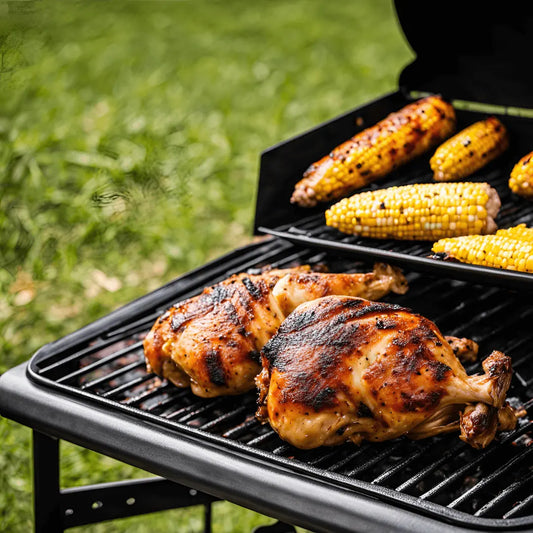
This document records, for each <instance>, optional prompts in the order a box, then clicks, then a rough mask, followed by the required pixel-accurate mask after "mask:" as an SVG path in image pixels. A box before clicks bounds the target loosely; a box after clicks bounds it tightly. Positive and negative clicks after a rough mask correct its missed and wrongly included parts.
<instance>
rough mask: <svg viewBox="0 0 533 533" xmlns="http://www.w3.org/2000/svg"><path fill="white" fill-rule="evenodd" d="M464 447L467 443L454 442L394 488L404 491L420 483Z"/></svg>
mask: <svg viewBox="0 0 533 533" xmlns="http://www.w3.org/2000/svg"><path fill="white" fill-rule="evenodd" d="M466 447H467V445H466V444H465V443H464V442H462V441H458V442H456V443H455V445H454V446H452V448H451V449H450V450H448V451H447V452H446V453H445V454H444V455H441V456H440V458H439V459H437V460H436V461H434V462H432V463H431V464H429V465H428V466H426V467H425V468H424V469H422V470H420V472H418V473H417V474H416V475H414V476H413V477H412V478H410V479H408V480H407V481H404V482H403V483H402V484H401V485H398V486H397V487H396V489H395V490H397V491H398V492H404V491H405V490H407V489H408V488H410V487H412V486H414V485H416V484H417V483H420V481H422V480H423V479H424V478H425V477H427V476H429V475H430V474H431V473H432V472H434V471H435V470H437V468H439V466H441V465H443V464H445V463H448V462H449V461H450V460H451V458H452V457H456V456H458V455H459V454H460V453H462V452H463V451H464V449H466Z"/></svg>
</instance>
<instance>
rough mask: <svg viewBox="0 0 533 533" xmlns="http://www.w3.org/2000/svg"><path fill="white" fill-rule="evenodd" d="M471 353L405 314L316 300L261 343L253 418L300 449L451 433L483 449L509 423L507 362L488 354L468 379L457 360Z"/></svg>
mask: <svg viewBox="0 0 533 533" xmlns="http://www.w3.org/2000/svg"><path fill="white" fill-rule="evenodd" d="M447 339H448V340H447ZM450 342H451V344H450ZM452 345H453V347H452ZM476 351H477V345H476V344H475V343H473V342H469V341H467V339H455V338H453V337H448V338H445V337H443V335H442V334H441V333H440V331H439V330H438V328H437V327H436V325H435V324H434V323H433V322H431V321H430V320H428V319H426V318H424V317H422V316H420V315H417V314H414V313H412V312H411V311H410V310H408V309H405V308H402V307H399V306H396V305H390V304H386V303H377V302H370V301H367V300H364V299H362V298H352V297H347V296H329V297H325V298H320V299H317V300H314V301H311V302H308V303H304V304H302V305H300V306H299V307H298V308H297V309H296V310H294V311H293V313H291V315H290V316H289V317H288V318H287V319H286V320H285V322H284V323H283V324H282V325H281V327H280V328H279V330H278V332H277V333H276V335H274V337H273V338H272V339H271V340H270V341H269V342H268V343H267V344H266V345H265V346H264V348H263V351H262V361H263V370H262V372H261V374H260V375H259V376H258V377H257V379H256V382H257V385H258V388H259V390H260V398H259V406H260V407H259V410H258V413H257V415H258V417H259V419H260V420H262V421H267V420H268V421H269V422H270V424H271V425H272V427H273V428H274V430H275V431H276V432H277V433H278V434H279V435H280V436H281V438H283V439H285V440H286V441H288V442H290V443H291V444H293V445H294V446H297V447H299V448H303V449H306V448H315V447H318V446H322V445H337V444H341V443H343V442H346V441H353V442H354V443H357V444H359V443H360V442H361V441H363V440H364V439H366V440H370V441H383V440H388V439H393V438H396V437H399V436H401V435H407V436H408V437H410V438H413V439H419V438H423V437H428V436H432V435H437V434H439V433H444V432H449V431H457V430H460V431H461V438H462V439H463V440H464V441H465V442H468V443H469V444H471V445H472V446H473V447H476V448H482V447H484V446H486V445H487V444H488V443H489V442H491V441H492V439H493V438H494V436H495V433H496V430H497V429H512V428H513V427H514V426H515V424H516V417H515V415H514V412H513V410H512V409H511V407H510V406H509V405H508V404H507V403H506V402H505V394H506V392H507V389H508V387H509V383H510V379H511V373H512V370H511V361H510V358H509V357H507V356H506V355H504V354H503V353H501V352H497V351H495V352H493V353H492V354H491V355H490V356H489V357H488V358H487V359H485V361H484V362H483V369H484V371H485V373H484V374H482V375H475V376H468V375H467V374H466V372H465V370H464V368H463V366H462V365H461V363H460V362H459V360H458V358H457V356H456V354H457V355H460V354H464V355H467V356H472V354H473V353H474V352H476ZM454 352H455V353H454Z"/></svg>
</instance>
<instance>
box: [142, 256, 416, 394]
mask: <svg viewBox="0 0 533 533" xmlns="http://www.w3.org/2000/svg"><path fill="white" fill-rule="evenodd" d="M391 290H392V291H395V292H399V293H403V292H405V291H406V290H407V285H406V282H405V278H404V277H403V276H402V274H401V273H400V272H399V271H398V270H396V269H394V268H392V267H390V266H387V265H376V266H375V268H374V271H373V272H369V273H365V274H330V273H319V272H312V271H311V270H310V268H309V267H308V266H304V267H295V268H290V269H284V270H270V271H267V272H264V273H262V274H258V275H249V274H244V273H242V274H236V275H233V276H231V277H230V278H228V279H226V280H224V281H222V282H221V283H218V284H216V285H214V286H212V287H208V288H206V289H205V290H204V291H203V292H202V293H201V294H200V295H198V296H195V297H193V298H190V299H188V300H186V301H184V302H181V303H179V304H177V305H175V306H174V307H172V308H171V309H169V310H168V311H167V312H166V313H165V314H164V315H163V316H161V317H160V318H159V319H158V320H157V322H156V323H155V324H154V326H153V327H152V330H151V331H150V333H149V334H148V335H147V337H146V339H145V340H144V352H145V357H146V361H147V365H148V370H149V371H153V372H155V373H156V374H158V375H160V376H162V377H165V378H167V379H169V380H170V381H171V382H172V383H174V384H175V385H177V386H178V387H188V386H190V387H191V389H192V391H193V393H194V394H196V395H198V396H203V397H213V396H220V395H229V394H240V393H243V392H246V391H248V390H250V389H253V388H254V378H255V376H256V375H257V374H258V373H259V372H260V371H261V365H260V358H259V352H260V350H261V348H262V347H263V346H264V345H265V343H266V342H267V341H268V340H269V339H270V338H271V337H272V336H273V335H274V333H275V332H276V331H277V329H278V328H279V326H280V324H281V323H282V321H283V320H284V319H285V317H286V316H287V315H288V314H289V313H290V312H291V311H292V310H293V309H294V308H295V307H296V306H298V305H299V304H300V303H302V302H305V301H308V300H312V299H314V298H319V297H323V296H326V295H329V294H347V295H353V296H364V297H365V298H372V299H377V298H380V297H382V296H383V295H385V294H387V293H388V292H389V291H391Z"/></svg>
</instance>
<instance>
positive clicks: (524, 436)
mask: <svg viewBox="0 0 533 533" xmlns="http://www.w3.org/2000/svg"><path fill="white" fill-rule="evenodd" d="M396 4H397V9H398V13H399V16H400V20H401V22H402V25H403V26H404V28H406V30H407V31H406V34H407V37H408V39H409V41H410V43H411V44H412V45H413V48H414V49H415V51H416V53H417V59H416V61H415V62H414V63H413V64H412V65H410V66H408V67H407V68H406V69H405V70H404V72H403V73H402V76H401V78H400V83H401V87H400V89H399V90H398V91H396V92H393V93H391V94H388V95H384V96H383V97H380V98H378V99H376V100H375V101H373V102H369V103H368V104H366V105H363V106H361V107H359V108H357V109H354V110H352V111H349V112H348V113H345V114H343V115H341V116H339V117H337V118H334V119H333V120H331V121H328V122H326V123H324V124H321V125H319V126H317V127H316V128H314V129H312V130H310V131H308V132H305V133H303V134H302V135H299V136H297V137H295V138H293V139H290V140H288V141H285V142H283V143H280V144H279V145H277V146H274V147H272V148H270V149H268V150H266V151H265V152H264V153H263V154H262V157H261V169H260V177H259V188H258V196H257V206H256V217H255V231H256V232H257V233H260V232H267V233H271V234H273V235H276V237H275V238H269V239H267V240H265V241H262V242H259V243H256V244H252V245H249V246H246V247H244V248H241V249H238V250H235V251H233V252H232V253H230V254H228V255H226V256H224V257H222V258H220V259H218V260H216V261H214V262H212V263H209V264H207V265H205V266H203V267H201V268H199V269H197V270H195V271H192V272H190V273H188V274H186V275H184V276H182V277H180V278H178V279H176V280H175V281H173V282H171V283H169V284H168V285H166V286H164V287H162V288H160V289H158V290H157V291H154V292H153V293H151V294H148V295H146V296H145V297H143V298H141V299H139V300H136V301H134V302H131V303H129V304H127V305H126V306H124V307H123V308H121V309H119V310H117V311H115V312H113V313H111V314H110V315H108V316H106V317H104V318H102V319H100V320H98V321H96V322H94V323H92V324H90V325H88V326H87V327H85V328H83V329H81V330H79V331H77V332H75V333H73V334H71V335H69V336H67V337H65V338H62V339H59V340H57V341H55V342H53V343H51V344H49V345H46V346H44V347H43V348H42V349H41V350H39V352H37V353H36V354H35V355H34V356H33V357H32V359H31V360H30V361H29V363H26V364H24V365H21V366H19V367H17V368H15V369H13V370H11V371H9V372H7V373H6V374H4V375H3V376H2V377H1V378H0V411H1V413H2V415H3V416H6V417H9V418H12V419H14V420H16V421H18V422H20V423H23V424H26V425H28V426H30V427H32V428H34V430H36V431H37V432H39V434H45V435H48V436H51V437H54V438H62V439H67V440H69V441H71V442H74V443H76V444H79V445H81V446H85V447H87V448H90V449H93V450H96V451H98V452H100V453H104V454H107V455H109V456H111V457H114V458H116V459H119V460H122V461H124V462H127V463H130V464H132V465H135V466H138V467H140V468H143V469H146V470H148V471H150V472H153V473H155V474H158V475H160V476H163V477H164V478H166V479H168V480H171V481H174V482H177V483H181V484H183V485H186V486H187V487H192V488H194V489H196V490H200V491H203V492H204V493H206V496H205V498H204V497H202V498H201V499H199V500H192V503H194V501H196V502H199V503H205V502H207V501H211V500H212V499H213V498H215V499H216V498H224V499H228V500H230V501H233V502H235V503H237V504H239V505H243V506H245V507H249V508H251V509H254V510H256V511H258V512H261V513H264V514H266V515H270V516H273V517H277V518H278V519H280V520H284V521H286V522H290V523H293V524H295V525H300V526H303V527H307V528H309V529H312V530H314V531H358V530H361V531H385V530H395V531H411V532H412V531H420V532H432V531H435V532H437V531H442V529H443V527H444V526H445V527H446V528H447V531H448V530H449V531H477V530H482V531H525V530H533V496H532V490H531V489H532V486H533V472H532V470H531V464H532V460H531V454H532V453H533V452H532V450H533V447H532V446H530V443H531V431H532V429H533V427H532V424H533V423H532V422H530V413H531V397H532V393H533V361H532V356H531V349H530V346H531V345H532V343H533V331H532V329H531V327H530V326H529V324H530V321H531V318H532V315H533V307H532V306H531V303H530V299H531V289H532V288H533V283H532V280H533V276H531V275H528V274H523V275H522V274H520V273H513V272H506V271H498V270H492V269H485V268H481V267H470V266H468V265H451V264H446V263H439V262H437V261H435V260H431V259H428V258H427V257H426V256H427V255H428V251H429V246H430V243H400V244H398V243H395V242H392V241H384V242H376V241H369V240H362V239H356V238H352V237H348V236H343V235H340V234H338V233H336V232H335V231H333V230H331V229H328V228H326V227H325V226H324V223H323V211H324V206H319V207H317V208H315V209H311V210H303V209H301V208H297V207H295V206H292V205H290V203H289V198H290V195H291V193H292V189H293V185H294V183H295V182H296V181H298V179H299V178H300V177H301V175H302V173H303V172H304V171H305V169H306V168H307V167H308V166H309V164H310V163H312V162H313V161H316V160H318V159H319V158H320V157H321V156H322V155H324V154H326V153H328V152H329V151H330V150H331V149H332V148H333V147H335V146H337V145H338V144H340V143H341V142H342V141H344V140H346V139H347V138H349V137H351V136H353V135H354V134H355V133H357V131H359V130H360V129H362V128H364V127H366V126H368V125H371V124H374V123H375V122H377V121H378V120H380V119H382V118H384V117H385V116H386V115H387V114H388V113H390V112H392V111H395V110H397V109H399V108H400V107H402V106H403V105H405V104H406V103H407V102H409V101H410V100H411V99H412V98H413V97H414V94H412V92H411V91H414V90H428V91H437V92H442V93H443V96H445V97H449V98H452V99H453V98H477V99H481V101H483V102H485V103H491V102H492V103H497V104H498V105H500V106H501V105H505V102H506V100H505V98H504V97H507V98H508V100H507V102H508V103H509V104H511V105H524V106H530V105H529V104H530V102H529V100H528V98H529V97H530V93H529V92H528V91H526V90H525V87H527V83H526V84H523V85H522V86H520V84H518V85H517V83H515V81H516V80H513V79H511V78H509V77H502V76H500V78H501V79H502V80H503V81H504V82H505V83H502V84H500V83H496V84H495V85H493V86H491V87H488V86H487V90H486V91H485V90H481V91H480V90H479V87H478V86H481V87H484V86H485V85H486V83H485V82H486V81H487V75H488V74H490V73H487V72H484V71H483V69H482V68H480V69H476V72H475V76H473V77H472V80H473V81H474V82H475V83H473V84H470V85H468V86H466V87H465V86H464V85H461V79H462V78H464V76H463V74H464V68H465V65H466V64H467V59H468V57H471V56H472V54H474V55H475V54H478V56H479V54H480V53H481V56H479V57H482V58H484V59H483V60H484V61H485V62H488V61H490V57H491V54H490V49H489V50H488V52H487V49H486V47H485V48H483V50H478V49H476V46H477V44H475V43H480V42H485V43H486V42H487V41H488V40H490V35H492V33H490V32H489V34H482V35H480V34H476V33H475V32H474V33H473V34H472V35H470V36H469V37H468V38H467V39H466V41H464V40H463V41H458V42H460V43H461V46H457V47H455V48H454V49H453V50H452V52H453V53H452V55H453V54H460V53H461V51H464V50H466V51H467V54H465V55H462V56H460V57H459V56H456V57H455V60H452V58H450V57H448V59H447V61H446V62H445V63H444V64H442V63H439V62H437V61H436V59H439V58H440V59H442V56H444V55H446V53H447V52H449V50H442V49H441V48H440V45H438V46H437V48H432V45H431V44H430V43H437V44H438V43H440V42H442V41H441V40H439V39H435V38H434V32H430V33H429V34H428V33H427V32H426V33H424V32H425V31H426V30H424V28H425V26H420V25H419V26H417V25H414V26H413V25H412V22H410V21H412V20H413V18H412V11H411V10H413V9H414V10H415V11H416V10H417V9H419V8H420V3H418V2H396ZM521 9H522V10H525V11H524V12H523V16H522V18H521V19H520V23H519V24H518V25H517V26H516V27H514V29H513V31H511V33H510V34H506V35H511V36H512V35H515V36H518V37H517V39H525V40H526V41H527V42H529V41H530V40H529V37H528V35H529V34H527V33H525V34H524V32H523V31H522V30H523V28H522V26H524V21H527V20H529V17H530V15H529V11H530V10H531V9H530V8H525V7H524V6H523V5H522V6H521ZM450 12H451V13H453V14H455V13H457V12H458V10H457V9H453V10H452V9H450ZM491 13H492V15H493V16H497V15H498V14H497V13H494V12H491ZM511 15H512V13H511ZM511 15H509V16H507V18H506V19H505V20H503V21H502V23H504V25H505V22H506V21H507V22H509V21H510V20H512V16H511ZM484 16H485V15H484ZM487 16H488V15H487ZM508 19H509V20H508ZM454 20H456V17H455V16H454ZM443 21H444V22H443V28H444V29H446V28H447V24H448V22H449V19H447V18H444V19H443ZM446 21H448V22H446ZM479 26H480V27H482V26H483V25H479ZM525 27H526V29H527V28H531V27H533V25H527V24H525ZM441 30H442V31H444V30H443V29H442V28H441ZM439 31H440V30H439ZM418 32H422V33H421V34H420V33H418ZM499 32H500V33H498V32H497V35H503V34H502V33H501V29H500V30H499ZM480 38H481V40H480ZM520 42H522V41H520ZM489 48H490V47H489ZM448 55H449V54H448ZM507 57H508V56H506V54H505V53H502V54H497V58H496V59H497V61H496V63H495V64H497V65H500V66H501V65H504V66H505V71H506V72H507V71H510V72H511V71H512V72H513V73H514V72H515V70H514V68H511V67H513V65H515V64H516V58H515V60H513V59H511V60H510V62H506V58H507ZM482 64H483V61H480V62H479V63H478V64H477V65H482ZM435 65H441V67H439V68H437V69H436V68H435ZM443 65H444V66H443ZM502 68H503V66H502ZM442 73H444V74H445V76H444V77H443V76H441V74H442ZM522 74H523V73H521V75H522ZM424 76H425V77H424ZM488 78H489V79H490V76H488ZM500 78H498V79H500ZM504 78H505V79H504ZM480 80H481V81H483V80H484V82H483V83H481V81H480ZM510 81H511V82H513V83H509V82H510ZM509 87H511V89H512V90H511V89H509ZM467 107H468V106H467ZM530 107H533V105H531V106H530ZM493 111H494V110H493ZM511 112H512V113H511ZM495 114H497V116H499V118H500V119H501V120H502V121H503V122H504V123H505V124H506V126H508V127H509V130H510V133H511V147H512V148H511V150H510V151H509V152H508V153H507V154H506V155H505V156H504V157H502V158H500V159H498V160H497V161H496V162H494V163H493V164H491V165H490V166H488V167H486V168H485V169H483V170H481V171H480V172H478V173H477V174H476V175H475V176H474V177H473V178H472V179H474V180H478V181H480V180H485V179H487V180H488V181H489V182H491V184H494V185H495V186H496V188H497V189H498V192H499V193H500V195H501V197H502V200H503V203H504V206H503V209H502V211H501V212H500V215H499V219H498V220H497V222H498V223H499V224H500V225H501V226H502V227H504V226H506V225H512V224H518V223H522V222H525V223H527V224H528V225H533V211H532V210H531V209H530V204H529V203H527V202H526V201H525V200H522V199H519V198H516V197H513V196H512V195H511V193H510V192H509V191H508V190H507V187H506V179H507V176H508V175H509V172H510V170H511V168H512V165H513V163H514V162H516V161H517V160H518V159H519V156H521V155H523V154H524V153H526V152H527V151H530V150H531V147H532V146H533V123H532V121H531V118H528V117H524V116H521V114H522V113H521V111H520V110H512V109H507V108H505V107H504V108H500V109H498V110H497V112H495ZM486 115H487V113H486V112H485V111H479V110H477V111H476V110H473V109H472V108H469V109H467V108H465V107H464V106H463V108H461V109H459V111H458V118H459V124H458V127H459V128H461V127H463V126H464V125H466V124H469V123H471V122H473V121H475V120H478V119H480V118H483V117H486ZM428 157H429V156H428ZM427 161H428V158H423V157H422V158H419V159H417V160H416V161H413V162H412V163H410V164H408V165H406V166H404V167H402V168H401V169H399V170H398V171H396V172H395V173H394V174H393V175H391V176H390V177H388V178H387V179H386V180H382V181H381V182H379V183H378V184H375V185H374V187H377V186H385V185H397V184H403V183H411V182H419V181H429V180H430V176H429V173H428V169H429V166H428V164H427ZM278 237H281V238H278ZM289 241H290V242H289ZM375 259H380V260H386V261H388V262H391V263H395V264H398V265H400V266H402V267H404V268H405V269H406V273H407V276H408V279H409V282H410V287H411V288H410V290H409V292H408V293H407V294H406V295H404V296H394V295H391V296H389V297H387V298H385V300H386V301H389V302H391V303H400V304H402V305H404V306H408V307H411V308H412V309H413V310H415V311H416V312H418V313H420V314H423V315H425V316H427V317H428V318H430V319H432V320H433V321H435V322H436V324H437V325H438V326H439V328H440V329H441V331H442V332H443V334H445V335H455V336H460V337H462V336H465V337H469V338H472V339H474V340H475V341H477V342H478V343H479V344H480V348H481V349H480V353H481V354H482V355H488V354H489V353H490V351H491V350H493V349H499V350H501V351H504V352H506V353H507V354H508V355H510V356H511V357H512V359H513V367H514V369H515V375H514V378H513V382H512V386H511V389H510V392H509V398H510V401H511V402H513V403H514V404H515V405H517V406H518V405H525V407H526V408H527V409H528V410H529V412H528V416H527V417H524V418H523V419H522V420H521V421H520V423H519V425H518V427H517V429H516V430H515V431H513V432H511V433H507V434H502V435H501V436H500V438H499V439H498V440H497V441H496V442H494V443H492V444H491V445H490V446H489V447H488V448H487V449H486V450H483V451H475V450H472V449H470V448H469V447H468V446H467V445H465V444H463V443H462V442H461V441H460V440H459V439H458V437H457V435H447V436H440V437H434V438H430V439H425V440H423V441H419V442H414V441H409V440H407V439H403V438H402V439H397V440H395V441H391V442H385V443H378V444H369V443H365V444H363V445H361V446H360V447H355V446H353V445H345V446H340V447H337V448H321V449H318V450H311V451H301V450H297V449H295V448H292V447H291V446H289V445H287V444H286V443H284V442H282V441H281V440H280V439H279V438H278V437H277V435H276V434H275V433H274V432H273V431H272V430H271V429H270V428H269V427H268V426H262V425H260V424H259V423H258V422H257V421H256V420H255V417H254V413H255V408H256V396H255V394H254V393H253V392H251V393H249V394H247V395H244V396H240V397H233V398H232V397H230V398H219V399H201V398H197V397H195V396H193V395H192V394H191V393H190V391H188V390H179V389H177V388H174V387H173V386H171V385H170V384H168V383H166V382H165V381H162V380H160V379H159V378H157V377H156V376H154V375H150V374H147V372H146V369H145V365H144V360H143V353H142V345H141V342H142V338H143V335H144V334H145V333H146V332H147V331H148V330H149V329H150V327H151V325H152V324H153V322H154V321H155V320H156V318H157V317H158V316H159V315H160V314H161V313H162V312H164V310H165V309H166V308H168V307H169V306H171V305H172V304H174V303H175V302H177V301H179V300H183V299H185V298H188V297H190V296H193V295H195V294H198V293H199V292H201V290H202V289H203V288H204V287H205V286H207V285H210V284H213V283H216V282H217V281H220V280H222V279H224V278H225V277H227V276H229V275H231V274H233V273H236V272H242V271H247V270H251V271H254V270H256V269H259V268H261V267H263V266H266V265H269V266H273V267H289V266H294V265H297V264H303V263H309V264H321V263H325V264H327V265H328V266H329V268H330V270H331V271H334V272H341V271H359V270H368V269H369V268H370V267H371V264H372V262H373V261H374V260H375ZM467 370H468V371H469V373H474V372H477V371H479V370H480V365H479V364H476V365H471V366H470V367H468V368H467ZM45 442H47V444H45V446H51V448H52V452H53V451H54V450H53V448H54V446H53V445H50V443H49V442H48V441H46V439H45ZM36 466H38V465H36ZM45 470H46V467H45V466H44V467H43V471H45ZM43 475H44V474H43ZM55 475H56V474H55V473H54V472H51V473H50V476H51V477H52V478H54V476H55ZM56 481H57V480H56ZM39 483H40V481H39V480H37V481H36V486H37V485H39ZM165 489H167V490H168V487H165ZM185 500H187V501H189V502H190V499H187V498H185ZM69 501H70V500H69ZM56 504H57V502H56ZM56 504H55V505H56ZM57 506H58V508H57V509H56V510H57V512H59V513H60V512H64V511H65V509H64V508H61V507H60V505H59V504H57ZM161 508H164V506H162V507H161ZM93 521H94V520H93ZM78 523H83V522H78ZM85 523H87V522H85ZM65 524H66V525H67V526H68V525H69V524H70V525H73V524H74V523H73V522H68V520H67V521H63V525H65ZM43 530H45V529H43Z"/></svg>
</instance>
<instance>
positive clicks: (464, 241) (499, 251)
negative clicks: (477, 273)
mask: <svg viewBox="0 0 533 533" xmlns="http://www.w3.org/2000/svg"><path fill="white" fill-rule="evenodd" d="M515 230H517V231H515ZM432 250H433V251H434V252H435V253H442V254H446V256H447V257H451V258H453V259H457V260H458V261H461V262H463V263H469V264H472V265H481V266H489V267H494V268H505V269H507V270H517V271H519V272H533V228H526V227H525V226H520V227H517V228H510V229H508V230H500V231H498V232H497V233H496V235H468V236H466V237H455V238H453V239H441V240H439V241H437V242H436V243H435V244H434V245H433V248H432Z"/></svg>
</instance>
